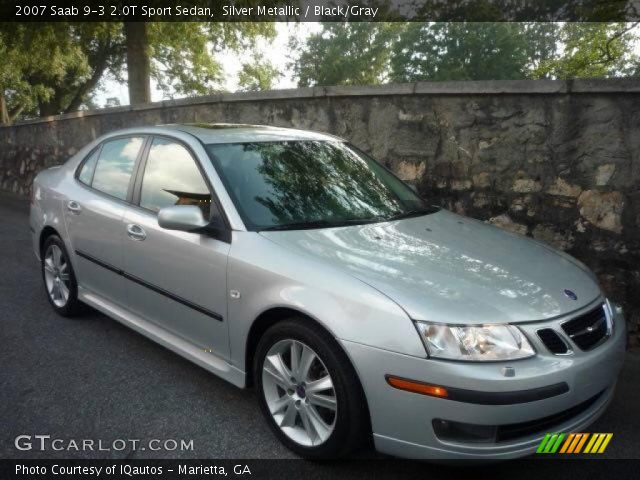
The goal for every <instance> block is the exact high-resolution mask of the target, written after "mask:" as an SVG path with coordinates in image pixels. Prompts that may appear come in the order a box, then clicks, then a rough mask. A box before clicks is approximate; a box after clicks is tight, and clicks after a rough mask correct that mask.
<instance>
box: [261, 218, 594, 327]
mask: <svg viewBox="0 0 640 480" xmlns="http://www.w3.org/2000/svg"><path fill="white" fill-rule="evenodd" d="M261 235H263V236H264V237H266V238H268V239H270V240H272V241H273V242H276V243H277V244H279V245H281V246H282V247H284V248H286V249H288V250H290V251H296V252H298V253H302V254H303V255H306V256H311V257H314V258H315V259H317V260H320V261H322V262H324V263H329V264H332V265H334V266H335V267H337V268H339V269H341V270H343V271H345V272H347V273H348V274H350V275H352V276H354V277H356V278H358V279H359V280H361V281H362V282H365V283H367V284H368V285H370V286H372V287H374V288H375V289H377V290H378V291H380V292H381V293H383V294H384V295H386V296H388V297H389V298H391V299H392V300H393V301H395V302H396V303H397V304H398V305H400V306H401V307H402V308H403V309H404V310H405V311H406V312H407V313H408V314H409V316H410V317H411V318H413V319H417V320H432V321H435V322H449V323H459V324H478V323H507V322H512V323H513V322H525V321H532V320H542V319H548V318H553V317H557V316H561V315H565V314H567V313H569V312H572V311H574V310H577V309H579V308H582V307H584V306H585V305H587V304H589V303H591V302H593V301H594V300H595V299H596V298H597V297H598V296H599V295H600V288H599V287H598V285H597V283H596V282H595V280H594V277H593V275H592V274H591V273H590V272H589V271H588V270H586V268H585V267H584V266H583V265H582V264H580V263H579V262H578V261H576V260H575V259H572V258H571V257H569V256H568V255H565V254H562V253H560V252H557V251H555V250H553V249H551V248H550V247H546V246H544V245H542V244H539V243H538V242H536V241H534V240H531V239H528V238H526V237H523V236H520V235H516V234H512V233H509V232H505V231H503V230H500V229H498V228H496V227H493V226H491V225H488V224H484V223H482V222H479V221H477V220H472V219H470V218H466V217H461V216H459V215H456V214H453V213H451V212H448V211H446V210H440V211H438V212H437V213H433V214H430V215H424V216H421V217H416V218H410V219H404V220H396V221H392V222H384V223H375V224H366V225H357V226H348V227H337V228H324V229H313V230H295V231H294V230H291V231H272V232H265V231H263V232H261ZM309 274H310V275H312V274H313V271H310V272H309ZM565 290H570V291H571V292H574V293H575V295H576V296H577V300H574V299H572V298H570V297H569V296H568V295H567V294H566V293H565ZM569 295H571V294H570V293H569Z"/></svg>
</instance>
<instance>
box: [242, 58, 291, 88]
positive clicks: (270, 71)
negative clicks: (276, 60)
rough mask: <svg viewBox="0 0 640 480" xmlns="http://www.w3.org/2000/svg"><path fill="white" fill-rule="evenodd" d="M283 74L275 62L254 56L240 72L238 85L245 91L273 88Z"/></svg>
mask: <svg viewBox="0 0 640 480" xmlns="http://www.w3.org/2000/svg"><path fill="white" fill-rule="evenodd" d="M281 76H282V74H281V73H280V72H279V71H278V69H277V68H276V67H275V66H273V64H271V63H270V62H266V61H261V60H259V59H257V58H254V59H253V61H252V62H250V63H245V64H243V65H242V69H241V70H240V73H239V74H238V86H239V87H240V90H241V91H245V92H255V91H259V90H271V89H272V88H273V87H274V83H275V82H276V81H277V80H278V79H279V78H280V77H281Z"/></svg>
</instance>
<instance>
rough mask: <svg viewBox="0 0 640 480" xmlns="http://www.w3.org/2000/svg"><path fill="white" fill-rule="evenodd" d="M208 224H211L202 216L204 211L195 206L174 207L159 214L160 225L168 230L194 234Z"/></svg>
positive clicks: (162, 210)
mask: <svg viewBox="0 0 640 480" xmlns="http://www.w3.org/2000/svg"><path fill="white" fill-rule="evenodd" d="M208 224H209V222H208V221H207V220H206V219H205V218H204V216H203V215H202V210H200V208H199V207H196V206H195V205H174V206H172V207H165V208H163V209H161V210H160V211H159V212H158V225H160V226H161V227H162V228H166V229H167V230H180V231H183V232H193V231H194V230H200V229H202V228H204V227H206V226H207V225H208Z"/></svg>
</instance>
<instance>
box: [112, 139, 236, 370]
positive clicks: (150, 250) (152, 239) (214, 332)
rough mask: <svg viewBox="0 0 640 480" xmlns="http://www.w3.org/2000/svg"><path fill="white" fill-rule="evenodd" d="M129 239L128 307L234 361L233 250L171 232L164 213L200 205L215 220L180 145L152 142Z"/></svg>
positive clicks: (201, 181) (207, 192) (128, 223)
mask: <svg viewBox="0 0 640 480" xmlns="http://www.w3.org/2000/svg"><path fill="white" fill-rule="evenodd" d="M136 183H137V185H136V192H135V194H134V200H133V203H134V207H132V208H130V209H129V210H128V211H127V212H126V214H125V216H124V219H123V224H122V226H121V228H122V230H123V231H124V232H125V240H124V246H125V248H124V252H125V253H124V255H125V259H124V260H125V267H124V271H125V275H126V276H127V277H128V278H129V280H130V281H129V282H128V286H127V298H128V300H127V304H128V307H129V308H130V309H132V310H133V311H134V312H135V313H136V314H138V315H140V316H142V317H143V318H145V319H146V320H148V321H151V322H153V323H155V324H157V325H158V326H160V327H162V328H165V329H166V330H169V331H170V332H172V333H174V334H176V335H178V336H180V337H182V338H183V339H185V340H187V341H188V342H190V343H192V344H193V345H195V346H197V347H199V348H202V349H203V350H206V351H210V352H211V353H214V354H216V355H218V356H220V357H222V358H225V359H228V357H229V343H228V333H227V332H228V327H227V318H226V316H227V294H226V290H227V256H228V253H229V248H230V245H229V244H228V243H225V242H223V241H220V240H216V239H214V238H211V237H209V236H207V235H205V234H200V233H189V232H180V231H174V230H165V229H163V228H161V227H160V226H159V225H158V219H157V212H158V211H159V210H160V209H161V208H163V207H167V206H171V205H197V206H199V207H200V208H201V209H202V210H203V214H204V216H205V218H210V214H211V205H212V202H211V200H212V192H211V189H210V187H209V184H208V182H207V181H205V178H204V176H203V175H202V172H201V170H200V168H199V167H198V163H197V160H196V159H195V158H194V156H193V155H192V154H191V152H190V151H189V150H188V149H187V148H186V147H185V146H184V145H182V144H181V143H180V142H179V141H177V140H173V139H169V138H166V137H155V138H153V139H152V141H151V143H150V145H149V148H148V153H147V155H146V161H145V160H143V163H142V164H141V168H140V173H139V179H138V180H137V181H136Z"/></svg>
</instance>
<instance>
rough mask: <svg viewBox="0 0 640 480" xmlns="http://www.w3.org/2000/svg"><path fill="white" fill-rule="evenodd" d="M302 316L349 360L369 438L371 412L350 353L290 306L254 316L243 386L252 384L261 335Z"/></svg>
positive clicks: (303, 315)
mask: <svg viewBox="0 0 640 480" xmlns="http://www.w3.org/2000/svg"><path fill="white" fill-rule="evenodd" d="M294 316H295V317H302V318H304V319H305V320H306V321H308V322H309V323H311V324H313V325H315V326H316V327H317V328H319V329H320V330H322V331H324V332H325V333H327V334H328V335H329V336H330V337H331V338H333V339H334V340H335V342H336V345H337V346H338V348H339V349H340V350H341V351H342V353H343V354H344V356H345V357H346V359H347V361H348V362H349V364H350V366H351V368H352V369H353V371H354V372H355V375H356V378H357V381H358V389H359V391H360V395H361V396H362V399H363V401H364V405H365V409H366V411H365V418H366V423H367V426H366V428H367V432H366V434H367V435H368V437H367V438H369V439H371V438H372V437H371V434H372V423H371V413H370V409H369V400H368V399H367V396H366V393H365V390H364V387H363V385H362V380H361V379H360V372H359V371H358V368H357V367H356V365H355V364H354V362H353V359H352V358H351V355H349V352H348V351H347V350H346V349H345V348H344V347H343V345H342V344H341V343H340V342H339V341H338V340H337V339H336V337H335V335H334V334H333V333H332V332H331V331H330V330H329V329H328V328H327V326H326V325H324V324H323V323H322V322H320V321H318V320H317V319H315V318H313V317H312V316H311V315H309V314H307V313H304V312H302V311H300V310H297V309H295V308H290V307H273V308H270V309H268V310H265V311H264V312H262V313H260V315H258V316H257V317H256V319H255V320H254V321H253V323H252V324H251V328H250V329H249V334H248V335H247V341H246V344H245V345H246V348H245V388H251V387H253V385H254V379H253V362H254V358H255V353H256V349H257V346H258V343H259V342H260V338H262V335H263V334H264V333H265V332H266V331H267V330H268V329H269V328H270V327H271V326H273V325H275V324H276V323H278V322H279V321H281V320H285V319H287V318H291V317H294Z"/></svg>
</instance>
